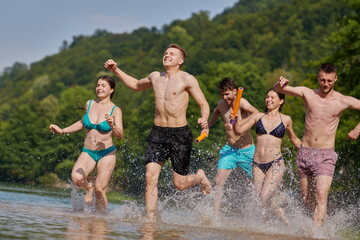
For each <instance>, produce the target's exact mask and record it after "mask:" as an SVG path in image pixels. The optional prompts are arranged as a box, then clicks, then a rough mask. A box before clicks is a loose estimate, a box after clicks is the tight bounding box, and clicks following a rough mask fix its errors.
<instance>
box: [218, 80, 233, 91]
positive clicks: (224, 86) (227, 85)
mask: <svg viewBox="0 0 360 240" xmlns="http://www.w3.org/2000/svg"><path fill="white" fill-rule="evenodd" d="M218 89H219V92H220V93H221V92H223V91H227V90H230V91H231V90H234V89H237V87H236V84H235V82H234V80H232V78H229V77H225V78H223V80H221V82H220V83H219V84H218Z"/></svg>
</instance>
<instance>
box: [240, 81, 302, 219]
mask: <svg viewBox="0 0 360 240" xmlns="http://www.w3.org/2000/svg"><path fill="white" fill-rule="evenodd" d="M284 102H285V95H284V94H281V93H278V92H275V90H274V89H273V88H270V89H269V90H268V91H267V94H266V98H265V104H266V109H265V113H254V114H252V115H250V116H249V117H247V118H245V119H242V120H240V121H237V123H236V124H235V125H234V132H238V133H239V134H241V133H243V132H245V131H246V130H248V129H250V128H251V127H252V126H254V125H255V130H256V150H255V155H254V162H253V175H254V186H255V191H256V193H258V194H259V197H260V199H261V202H262V204H263V206H264V207H266V208H267V209H268V210H272V211H274V213H275V214H276V215H277V216H279V217H280V218H281V219H282V220H283V221H284V222H285V223H287V224H288V221H287V219H286V218H285V215H284V210H283V209H282V208H280V207H278V206H276V204H275V203H273V202H271V201H270V199H271V197H272V195H273V194H274V192H275V190H276V189H277V187H278V186H279V184H280V183H281V181H282V178H283V175H284V172H285V165H284V158H283V157H282V154H281V143H282V138H283V137H284V135H285V133H286V134H287V135H288V137H289V140H290V142H291V143H292V144H293V145H294V146H295V147H296V148H299V147H300V144H301V141H300V139H299V138H298V137H297V136H296V135H295V133H294V130H293V124H292V120H291V117H290V116H288V115H284V114H282V113H281V108H282V106H283V104H284Z"/></svg>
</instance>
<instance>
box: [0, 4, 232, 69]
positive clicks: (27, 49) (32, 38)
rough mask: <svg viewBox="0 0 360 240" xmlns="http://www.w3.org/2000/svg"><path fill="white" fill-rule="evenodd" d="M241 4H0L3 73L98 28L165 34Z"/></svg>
mask: <svg viewBox="0 0 360 240" xmlns="http://www.w3.org/2000/svg"><path fill="white" fill-rule="evenodd" d="M237 1H238V0H178V1H174V0H0V32H1V34H0V73H1V72H3V69H4V68H5V67H11V66H13V64H14V63H15V62H21V63H26V64H28V65H30V64H31V63H33V62H37V61H40V60H41V59H43V58H44V57H46V56H50V55H53V54H56V53H58V52H59V48H60V46H61V45H62V43H63V41H64V40H66V41H67V42H68V43H71V42H72V40H73V36H79V35H85V36H90V35H92V34H93V33H94V32H95V30H96V29H102V30H107V31H108V32H112V33H125V32H128V33H131V32H132V31H133V30H135V29H138V28H139V27H147V28H151V27H156V28H158V29H161V28H162V27H163V26H164V25H166V24H170V23H171V22H172V21H174V20H178V19H180V20H186V19H188V18H190V17H191V15H192V14H193V13H198V12H199V11H201V10H204V11H208V12H209V14H210V18H213V17H214V16H216V15H217V14H220V13H222V12H223V11H224V10H225V9H226V8H229V7H232V6H234V4H235V3H236V2H237Z"/></svg>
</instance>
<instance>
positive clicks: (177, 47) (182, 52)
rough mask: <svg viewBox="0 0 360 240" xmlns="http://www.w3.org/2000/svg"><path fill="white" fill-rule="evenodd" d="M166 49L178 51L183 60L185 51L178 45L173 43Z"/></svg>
mask: <svg viewBox="0 0 360 240" xmlns="http://www.w3.org/2000/svg"><path fill="white" fill-rule="evenodd" d="M167 48H176V49H179V50H180V52H181V54H182V56H183V59H184V60H185V57H186V51H185V49H183V48H182V47H180V46H179V45H178V44H175V43H171V44H170V45H169V46H168V47H167Z"/></svg>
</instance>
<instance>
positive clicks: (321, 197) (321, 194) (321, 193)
mask: <svg viewBox="0 0 360 240" xmlns="http://www.w3.org/2000/svg"><path fill="white" fill-rule="evenodd" d="M327 198H328V191H327V190H323V189H322V190H318V191H317V193H316V202H317V203H318V204H326V203H327Z"/></svg>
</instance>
